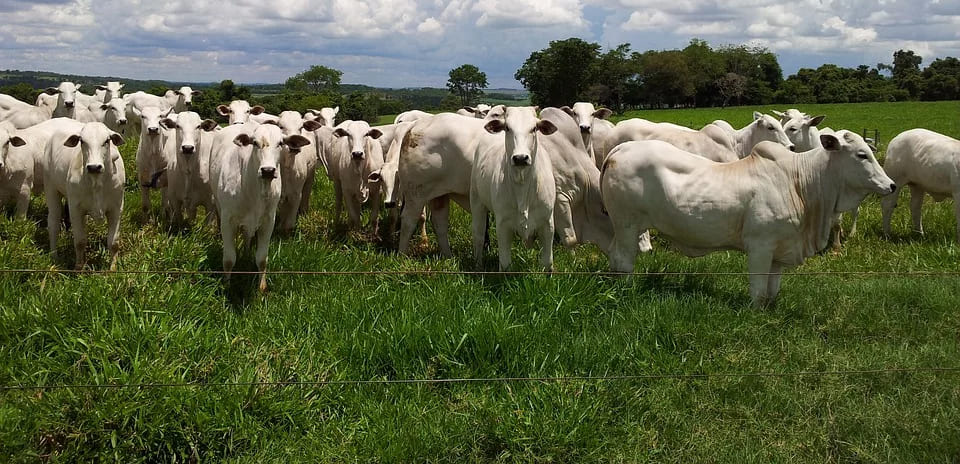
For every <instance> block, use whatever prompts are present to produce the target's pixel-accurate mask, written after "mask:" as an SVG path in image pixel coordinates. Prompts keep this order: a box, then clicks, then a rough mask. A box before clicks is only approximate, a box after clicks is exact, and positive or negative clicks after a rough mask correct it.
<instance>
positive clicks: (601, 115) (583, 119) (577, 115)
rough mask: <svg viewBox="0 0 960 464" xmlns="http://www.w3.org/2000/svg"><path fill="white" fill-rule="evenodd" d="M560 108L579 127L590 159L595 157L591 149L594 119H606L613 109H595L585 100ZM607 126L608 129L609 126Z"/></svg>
mask: <svg viewBox="0 0 960 464" xmlns="http://www.w3.org/2000/svg"><path fill="white" fill-rule="evenodd" d="M560 109H561V110H562V111H563V112H565V113H567V114H569V115H570V116H571V117H573V120H574V121H575V122H576V123H577V126H579V127H580V137H581V138H583V145H584V147H586V149H587V154H589V155H590V159H596V154H595V153H594V150H593V127H594V121H596V120H598V119H599V120H606V119H607V118H609V117H610V115H612V114H613V111H610V110H609V109H607V108H600V109H596V108H594V106H593V103H587V102H577V103H574V104H573V108H571V107H569V106H564V107H561V108H560ZM607 128H608V129H609V127H607Z"/></svg>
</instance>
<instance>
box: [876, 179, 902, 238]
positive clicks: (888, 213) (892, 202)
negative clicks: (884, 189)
mask: <svg viewBox="0 0 960 464" xmlns="http://www.w3.org/2000/svg"><path fill="white" fill-rule="evenodd" d="M897 185H902V184H900V183H897ZM901 190H903V189H897V191H896V192H893V193H891V194H890V195H887V196H885V197H883V198H881V199H880V209H881V210H882V211H883V234H884V235H886V236H887V237H888V238H889V237H890V232H891V230H890V220H891V219H892V218H893V210H894V208H896V207H897V199H898V198H899V197H900V191H901Z"/></svg>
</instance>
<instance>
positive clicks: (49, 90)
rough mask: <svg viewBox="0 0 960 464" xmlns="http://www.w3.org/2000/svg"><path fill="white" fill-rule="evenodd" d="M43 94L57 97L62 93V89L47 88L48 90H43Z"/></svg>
mask: <svg viewBox="0 0 960 464" xmlns="http://www.w3.org/2000/svg"><path fill="white" fill-rule="evenodd" d="M43 93H45V94H47V95H57V94H59V93H60V89H58V88H56V87H47V88H45V89H43Z"/></svg>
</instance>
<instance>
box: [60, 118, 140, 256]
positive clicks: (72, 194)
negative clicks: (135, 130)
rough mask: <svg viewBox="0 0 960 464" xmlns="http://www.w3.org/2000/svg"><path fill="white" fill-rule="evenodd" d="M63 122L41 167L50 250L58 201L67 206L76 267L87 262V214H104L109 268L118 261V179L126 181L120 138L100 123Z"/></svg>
mask: <svg viewBox="0 0 960 464" xmlns="http://www.w3.org/2000/svg"><path fill="white" fill-rule="evenodd" d="M77 124H78V123H75V122H73V121H69V122H67V123H64V124H63V125H62V126H61V128H60V129H59V130H57V131H56V132H55V133H54V134H53V136H51V137H50V141H49V142H48V143H47V148H46V154H47V166H48V168H47V169H46V170H45V171H44V173H43V176H44V181H43V184H44V190H45V192H44V194H45V197H46V202H47V209H48V213H47V228H48V230H49V235H50V252H51V253H52V254H53V256H54V258H56V256H57V235H59V233H60V220H61V216H62V215H63V204H62V200H63V199H64V198H66V200H67V205H68V207H69V208H70V227H71V228H72V229H73V247H74V250H75V252H76V268H77V269H82V268H83V267H84V265H85V264H86V261H87V260H86V249H87V232H86V230H87V229H86V217H87V216H92V217H93V218H94V219H100V218H103V217H106V219H107V248H108V249H109V250H110V269H111V270H114V269H116V266H117V253H118V252H119V250H120V247H119V244H118V243H117V238H118V235H119V233H120V215H121V213H122V212H123V184H124V181H125V180H126V177H125V172H124V168H123V159H122V158H121V157H120V151H119V150H117V147H118V146H120V145H123V137H122V136H120V134H117V133H116V132H113V131H111V130H110V129H108V128H107V126H105V125H104V124H103V123H99V122H91V123H86V124H80V126H79V128H78V126H77Z"/></svg>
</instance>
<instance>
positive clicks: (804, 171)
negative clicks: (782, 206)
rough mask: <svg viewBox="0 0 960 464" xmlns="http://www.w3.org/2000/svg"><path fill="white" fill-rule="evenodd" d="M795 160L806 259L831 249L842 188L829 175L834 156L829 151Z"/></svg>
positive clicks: (801, 154) (796, 187)
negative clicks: (832, 231)
mask: <svg viewBox="0 0 960 464" xmlns="http://www.w3.org/2000/svg"><path fill="white" fill-rule="evenodd" d="M793 158H794V159H795V161H794V166H795V171H796V172H795V173H794V176H795V189H796V192H797V194H798V195H799V197H800V201H801V204H802V208H803V209H802V211H803V214H802V215H801V217H800V229H801V234H802V237H801V238H802V241H803V256H804V257H807V256H813V255H815V254H817V253H819V252H820V251H821V250H823V249H824V248H826V247H827V243H828V241H829V239H830V229H831V227H832V225H833V218H834V216H835V214H836V213H835V212H834V211H836V209H837V202H838V201H839V197H840V188H839V185H837V182H836V181H834V180H833V178H832V177H831V176H828V175H826V174H827V173H828V171H829V169H830V153H829V152H827V151H826V150H814V151H810V152H806V153H800V154H797V155H795V156H793Z"/></svg>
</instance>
